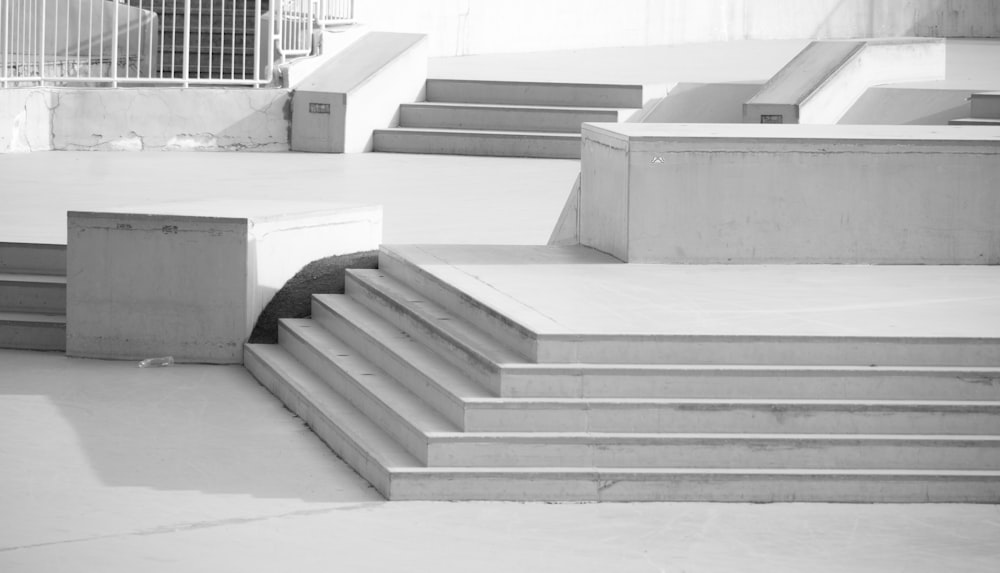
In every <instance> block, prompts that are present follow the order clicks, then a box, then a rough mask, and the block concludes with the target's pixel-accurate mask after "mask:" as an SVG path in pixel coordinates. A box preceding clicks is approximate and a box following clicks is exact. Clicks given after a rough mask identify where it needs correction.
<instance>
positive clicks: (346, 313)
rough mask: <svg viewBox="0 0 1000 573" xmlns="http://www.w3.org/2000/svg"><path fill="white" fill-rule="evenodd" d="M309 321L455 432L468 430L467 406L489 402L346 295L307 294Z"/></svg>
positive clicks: (434, 357) (478, 388) (438, 360)
mask: <svg viewBox="0 0 1000 573" xmlns="http://www.w3.org/2000/svg"><path fill="white" fill-rule="evenodd" d="M312 316H313V321H314V322H315V323H317V324H319V325H321V326H322V327H323V328H325V329H326V330H328V331H330V332H331V333H333V335H334V336H336V337H337V338H339V339H341V340H343V341H344V342H345V343H347V344H348V345H350V346H351V347H352V348H354V349H356V350H357V352H358V353H359V354H361V355H362V356H364V357H365V358H367V359H368V360H369V361H370V362H371V363H372V364H373V365H374V366H375V367H377V368H380V369H381V370H382V371H384V372H385V373H387V374H388V375H389V376H392V377H393V378H395V379H396V380H399V381H400V382H401V383H402V384H403V385H404V386H405V387H406V388H407V389H409V390H410V391H411V392H412V393H413V394H415V395H416V396H419V397H420V399H422V400H423V401H424V402H426V403H428V404H430V405H431V406H432V407H433V408H434V409H435V410H436V411H438V412H440V413H441V414H442V416H444V418H446V419H447V420H449V421H450V422H451V423H453V424H454V425H455V427H457V428H460V429H468V426H467V423H468V420H467V412H466V407H465V406H466V403H467V402H468V401H470V400H475V399H483V398H489V397H491V394H490V393H489V392H488V391H487V390H486V389H485V388H483V387H482V386H480V385H479V384H477V383H476V382H475V381H473V380H471V379H469V377H467V376H465V375H464V374H463V373H462V372H461V371H460V370H458V369H457V368H455V367H454V366H453V365H451V364H450V363H448V362H447V361H446V360H444V359H443V358H441V357H440V356H439V355H437V354H436V353H434V352H433V351H431V350H430V349H428V348H427V347H425V346H424V345H422V344H421V343H420V342H418V341H417V340H416V339H414V338H413V337H411V336H409V335H408V334H406V333H405V332H403V331H402V330H400V329H398V328H396V327H395V326H393V325H392V324H389V323H388V322H386V321H384V320H382V319H381V318H379V317H378V316H377V315H375V314H374V313H372V312H371V311H370V310H368V309H366V308H365V307H364V306H362V305H361V304H359V303H358V302H356V301H354V300H351V299H350V298H348V297H347V296H344V295H313V311H312Z"/></svg>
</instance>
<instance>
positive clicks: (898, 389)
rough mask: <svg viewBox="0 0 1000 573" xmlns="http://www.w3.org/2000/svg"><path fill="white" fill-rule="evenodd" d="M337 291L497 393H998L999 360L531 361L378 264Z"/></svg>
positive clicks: (910, 396)
mask: <svg viewBox="0 0 1000 573" xmlns="http://www.w3.org/2000/svg"><path fill="white" fill-rule="evenodd" d="M346 293H347V295H348V296H350V297H351V298H353V299H354V300H357V301H358V302H360V303H361V304H363V305H365V307H366V308H368V309H369V310H371V311H373V312H375V313H376V314H378V315H379V316H380V317H381V318H383V319H384V320H387V321H389V322H390V323H392V324H393V325H395V326H396V327H397V328H400V329H402V330H404V331H405V332H406V333H407V334H409V335H410V336H412V337H414V338H416V339H419V340H420V341H421V342H422V343H423V344H424V345H426V346H427V347H428V348H430V349H432V350H433V351H434V352H435V353H437V354H438V355H440V356H442V357H444V358H446V359H447V360H448V361H449V362H451V363H452V364H453V365H455V366H457V367H458V368H459V369H461V370H462V371H463V372H465V374H466V375H467V376H469V377H470V378H472V379H473V380H475V381H476V382H478V383H479V384H481V385H482V386H484V387H486V388H487V389H489V391H490V392H491V393H492V394H493V395H497V396H503V397H522V398H530V397H537V398H545V397H548V398H664V399H670V398H674V399H676V398H682V399H683V398H688V399H691V398H706V399H793V400H849V399H855V400H946V401H947V400H994V401H996V400H1000V368H935V367H910V368H891V367H872V366H863V367H850V366H841V367H834V366H812V367H806V366H746V365H733V366H729V365H723V366H699V365H670V364H662V365H661V364H622V365H617V364H531V363H527V362H526V359H525V358H524V357H522V356H521V355H519V354H518V353H516V352H514V351H513V350H510V349H509V348H507V347H506V346H504V345H503V344H501V343H500V342H498V341H497V340H496V339H494V338H493V337H491V336H490V335H488V334H486V333H485V332H484V331H483V330H480V329H479V328H476V327H475V326H473V325H472V324H470V323H469V322H467V321H466V320H463V319H462V318H460V317H459V316H457V315H456V314H453V313H451V312H449V311H448V310H447V309H445V308H444V307H442V306H441V305H439V304H437V303H435V302H433V301H432V300H430V299H429V298H428V297H426V296H424V295H422V294H421V293H419V292H417V291H416V290H414V289H412V288H410V287H409V286H407V285H405V284H403V283H402V282H400V281H397V280H395V279H394V278H392V277H391V276H389V275H388V274H386V273H385V272H384V271H383V270H380V269H372V270H360V269H358V270H349V271H348V272H347V277H346Z"/></svg>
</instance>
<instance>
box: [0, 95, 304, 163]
mask: <svg viewBox="0 0 1000 573" xmlns="http://www.w3.org/2000/svg"><path fill="white" fill-rule="evenodd" d="M287 105H288V91H287V90H283V89H255V90H253V89H211V88H208V89H206V88H197V89H182V88H120V89H115V90H113V89H107V88H15V89H8V90H0V152H16V151H46V150H58V151H86V150H93V151H144V150H146V151H148V150H164V151H185V150H199V151H238V150H248V151H287V150H288V125H289V117H288V115H289V113H288V109H287Z"/></svg>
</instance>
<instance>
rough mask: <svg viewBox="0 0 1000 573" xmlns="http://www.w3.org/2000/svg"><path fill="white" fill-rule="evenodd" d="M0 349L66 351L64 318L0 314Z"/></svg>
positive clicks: (43, 315) (26, 314)
mask: <svg viewBox="0 0 1000 573" xmlns="http://www.w3.org/2000/svg"><path fill="white" fill-rule="evenodd" d="M0 348H16V349H19V350H66V317H65V316H59V315H48V314H31V313H19V312H0Z"/></svg>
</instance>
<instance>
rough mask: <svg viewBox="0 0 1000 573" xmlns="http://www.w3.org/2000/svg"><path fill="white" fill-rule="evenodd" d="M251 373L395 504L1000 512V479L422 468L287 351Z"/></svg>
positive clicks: (251, 348)
mask: <svg viewBox="0 0 1000 573" xmlns="http://www.w3.org/2000/svg"><path fill="white" fill-rule="evenodd" d="M246 357H247V359H246V366H247V368H248V369H249V370H250V371H251V372H252V373H253V374H254V376H256V377H257V378H258V380H260V381H261V383H262V384H264V385H265V386H266V387H267V388H268V389H269V390H271V392H272V393H274V394H275V395H276V396H277V397H278V398H279V399H281V400H282V402H284V403H285V405H286V406H287V407H288V408H289V409H290V410H292V411H293V412H295V413H296V414H298V415H299V416H301V417H302V418H303V419H304V420H305V421H306V422H307V423H308V424H309V425H310V426H311V427H312V428H313V430H314V431H315V432H316V433H317V435H319V437H320V438H321V439H323V440H324V441H325V442H326V443H327V444H328V445H329V446H330V447H331V448H332V449H333V451H334V452H336V453H337V455H339V456H340V457H341V458H343V459H344V460H345V461H346V462H347V463H348V464H350V465H351V466H352V467H353V468H354V469H355V470H356V471H358V473H360V474H361V475H362V476H363V477H364V478H365V479H367V480H368V481H369V482H371V483H372V485H373V486H375V488H376V489H378V490H379V491H380V492H381V493H382V494H383V495H385V496H386V497H387V498H389V499H392V500H498V501H716V502H758V503H759V502H792V501H811V502H852V503H870V502H900V503H902V502H908V503H909V502H949V503H997V502H1000V471H952V470H878V469H869V470H804V469H768V470H762V469H740V468H736V469H710V468H684V467H682V468H616V469H608V468H601V467H589V468H579V467H566V468H538V467H522V468H510V467H506V468H504V467H481V468H454V467H437V468H427V467H422V466H420V465H419V463H418V462H417V461H416V459H415V458H413V457H412V456H411V455H409V454H408V453H407V452H406V451H404V450H403V449H402V447H400V446H399V445H398V444H396V442H395V441H393V440H392V439H391V438H390V437H389V436H388V435H387V434H386V433H385V432H384V431H383V430H382V429H381V428H379V427H378V426H377V425H375V424H374V423H372V422H371V420H369V419H368V418H367V417H366V416H364V415H363V414H361V412H359V411H358V410H357V409H356V408H354V407H353V406H352V405H351V404H350V403H349V402H348V401H347V400H345V399H344V398H342V397H340V396H339V395H338V394H337V393H336V392H334V391H333V390H332V389H330V388H329V387H328V386H327V385H326V384H324V383H323V382H322V380H320V379H319V378H318V377H317V376H316V375H315V374H313V373H312V372H311V371H309V370H308V369H307V368H305V367H304V366H302V365H301V364H299V363H298V362H297V361H295V360H294V359H293V358H292V357H291V356H290V355H289V354H288V353H287V352H285V351H284V350H283V349H282V348H280V347H278V346H272V345H248V346H247V352H246Z"/></svg>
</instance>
